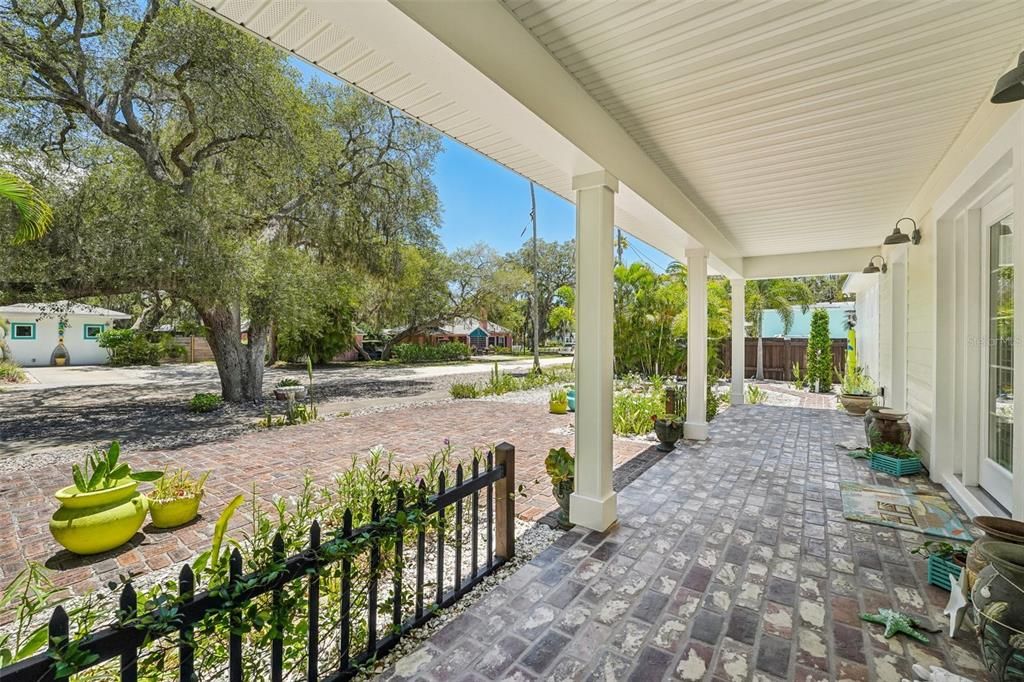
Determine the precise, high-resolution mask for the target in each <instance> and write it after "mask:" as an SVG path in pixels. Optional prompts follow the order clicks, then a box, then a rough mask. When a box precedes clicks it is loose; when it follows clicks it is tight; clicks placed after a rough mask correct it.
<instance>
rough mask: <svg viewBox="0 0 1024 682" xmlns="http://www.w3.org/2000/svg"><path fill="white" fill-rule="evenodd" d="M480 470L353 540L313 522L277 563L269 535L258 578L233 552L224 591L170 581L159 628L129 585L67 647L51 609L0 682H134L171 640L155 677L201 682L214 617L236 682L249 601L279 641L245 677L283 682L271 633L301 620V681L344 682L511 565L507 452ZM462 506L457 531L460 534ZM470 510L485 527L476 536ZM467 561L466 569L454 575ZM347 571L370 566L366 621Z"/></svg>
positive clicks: (62, 620) (189, 579)
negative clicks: (34, 642)
mask: <svg viewBox="0 0 1024 682" xmlns="http://www.w3.org/2000/svg"><path fill="white" fill-rule="evenodd" d="M483 465H484V470H483V471H480V466H481V461H480V460H479V459H477V458H474V459H473V462H472V465H471V471H470V477H469V478H468V479H465V478H464V469H463V467H462V465H460V466H459V467H458V468H457V469H456V472H455V485H454V487H452V488H447V487H446V481H445V475H444V473H442V474H440V476H439V482H438V491H437V493H435V494H430V495H427V494H426V491H424V490H423V488H422V484H421V488H420V489H421V491H422V493H423V494H421V495H420V496H419V499H417V500H414V501H412V502H411V504H408V505H407V504H406V501H405V500H404V497H403V493H402V491H401V490H399V491H398V493H397V495H396V501H395V505H394V509H392V510H389V511H388V512H387V513H385V512H384V511H383V510H382V509H381V505H380V504H379V503H378V502H377V501H374V503H373V507H372V512H371V520H370V522H369V523H368V524H366V525H363V526H360V527H357V528H353V527H352V512H351V510H347V511H346V512H345V515H344V522H343V527H342V528H341V529H338V530H336V531H334V532H333V533H332V537H331V538H330V539H327V540H326V541H323V542H322V541H321V528H320V526H319V524H318V523H317V522H314V523H313V524H312V526H311V527H310V529H309V543H308V547H307V549H306V550H305V551H303V552H301V553H300V554H296V555H294V556H290V557H285V556H284V541H283V539H282V538H281V536H280V534H278V535H276V536H275V538H274V541H273V558H274V560H273V561H272V562H271V565H270V566H268V567H267V568H265V569H262V570H259V571H256V572H253V573H249V574H244V575H243V573H242V556H241V554H240V553H239V551H238V550H237V549H235V550H233V551H232V553H231V555H230V559H229V571H228V581H227V583H226V584H225V585H221V586H217V587H213V588H210V589H208V590H203V591H199V592H196V591H195V576H194V574H193V571H192V569H191V567H190V566H189V565H187V564H186V565H185V566H184V567H183V568H182V569H181V572H180V575H179V578H178V593H179V594H178V599H177V600H176V602H175V604H174V609H173V615H172V616H171V617H170V618H168V615H167V613H166V606H164V607H163V608H164V610H165V612H164V613H158V609H160V608H161V607H159V606H158V607H157V609H154V610H150V611H148V612H145V613H141V612H139V610H138V598H137V595H136V592H135V590H134V588H133V587H132V585H131V584H130V583H129V584H128V585H126V586H125V587H124V588H123V591H122V592H121V595H120V604H119V609H118V612H117V619H116V620H117V624H114V625H109V626H106V627H104V628H102V629H100V630H98V631H96V632H94V633H92V634H89V635H87V636H85V637H84V638H80V639H76V640H72V639H71V638H70V632H69V629H70V626H69V619H68V615H67V612H66V611H65V610H64V608H62V607H61V606H58V607H57V608H56V609H54V612H53V615H52V616H51V618H50V622H49V645H48V649H47V650H46V651H44V652H42V653H39V654H36V655H35V656H32V657H30V658H27V659H24V660H22V661H18V662H16V663H14V664H12V665H9V666H8V667H6V668H3V669H0V680H2V682H37V681H50V680H57V679H62V678H65V677H68V676H71V675H73V674H77V673H81V672H84V671H87V670H89V669H91V668H95V667H96V666H101V665H105V664H106V665H108V666H109V668H110V669H111V670H113V671H114V672H113V673H112V675H113V676H112V677H110V678H109V679H115V678H116V677H119V678H120V679H121V680H123V681H125V682H135V681H136V680H138V679H139V676H140V672H139V668H140V665H139V661H140V650H141V649H142V648H143V647H146V646H149V645H151V644H153V643H154V642H157V641H161V640H166V639H170V638H174V639H176V641H177V647H176V648H177V656H176V660H175V659H165V660H172V663H171V665H173V666H174V667H176V668H177V671H176V674H174V672H173V668H172V670H171V671H167V670H161V671H160V672H162V673H168V672H171V673H172V676H171V677H172V678H173V679H178V680H181V681H182V682H192V681H193V680H197V679H203V678H205V677H208V676H209V675H204V671H202V670H197V664H196V659H195V653H196V651H197V647H199V646H201V644H199V643H197V640H196V635H195V630H196V628H197V626H200V625H201V624H202V622H203V621H204V619H207V618H216V617H219V618H226V619H227V621H228V623H229V625H230V627H229V628H228V631H229V632H230V634H229V636H228V640H229V641H228V662H227V670H226V676H227V679H228V680H230V682H241V680H242V679H243V663H244V662H243V641H242V633H243V632H244V630H245V628H244V627H243V625H244V624H243V622H242V619H243V618H244V616H243V612H244V611H245V609H246V606H247V605H249V604H251V603H252V602H253V600H256V599H257V598H260V597H263V596H264V595H270V603H271V606H270V616H269V618H270V620H271V622H270V625H271V627H273V628H275V629H276V632H277V633H278V635H277V636H275V637H272V638H271V640H270V642H271V644H270V651H269V652H265V651H264V652H255V655H254V658H255V659H256V660H257V663H256V665H260V666H262V667H263V668H266V669H264V670H261V672H260V673H259V678H260V679H270V680H272V681H275V682H276V681H279V680H283V679H284V676H285V661H284V652H285V648H284V641H283V637H282V636H280V633H281V632H282V631H283V630H284V629H285V628H284V627H283V625H284V621H285V620H286V619H288V620H294V619H297V618H305V619H306V620H307V622H308V631H307V635H306V647H305V648H306V654H305V656H306V661H305V664H306V665H305V670H304V672H303V673H302V677H303V678H305V679H307V680H310V681H314V680H316V681H319V680H345V679H349V678H351V677H353V676H354V675H355V674H356V673H357V672H358V671H359V670H360V668H361V666H363V665H365V664H367V663H368V662H371V661H373V660H375V659H377V658H379V657H380V656H383V655H384V654H386V653H387V652H388V651H390V650H391V649H393V648H394V647H395V645H397V644H398V642H399V641H400V640H401V638H402V637H403V636H404V635H405V634H406V633H408V632H409V631H410V630H412V629H413V628H416V627H419V626H421V625H423V624H424V623H426V622H427V621H428V620H430V619H431V618H432V617H433V616H434V615H436V612H437V609H439V608H444V607H447V606H450V605H451V604H453V603H454V602H456V601H457V600H458V599H459V598H461V597H462V596H464V595H465V594H466V593H467V592H469V591H470V590H471V589H472V588H473V587H474V586H475V585H477V584H478V583H479V582H480V581H481V580H483V578H485V577H486V576H488V575H489V574H491V573H493V572H494V571H495V570H496V569H498V568H499V567H500V566H502V565H503V564H505V563H506V562H507V561H508V560H510V559H511V558H512V557H513V556H514V555H515V495H514V493H515V448H514V447H513V446H511V445H509V444H508V443H503V444H501V445H499V446H497V447H496V448H495V450H494V451H493V453H492V452H488V453H487V456H486V459H485V460H484V462H483ZM481 496H483V498H484V499H483V500H481ZM467 505H468V508H469V509H468V511H469V528H468V529H466V528H465V524H466V518H465V512H466V511H467V510H466V506H467ZM481 510H483V515H484V517H485V518H484V519H483V520H482V521H483V524H484V528H483V530H482V531H481V528H480V525H481V518H480V516H481ZM452 511H454V513H452ZM449 519H451V522H453V523H454V534H453V537H454V542H453V544H454V548H453V549H454V557H453V558H454V561H453V562H452V563H453V566H452V569H453V573H454V575H453V579H452V580H451V581H450V582H449V581H448V576H449V574H448V570H447V567H446V562H445V551H446V549H447V545H448V544H449V542H450V540H449V534H448V533H447V532H446V530H447V524H448V523H449ZM428 522H429V523H428ZM428 525H430V526H431V528H432V530H436V533H434V534H435V535H436V539H435V541H436V549H435V555H434V556H433V557H432V561H434V562H435V563H436V576H435V583H436V586H435V589H434V594H433V595H428V594H425V593H424V589H425V583H426V576H425V570H426V557H427V554H428V549H427V527H428ZM464 530H468V531H469V542H470V548H469V550H468V552H467V551H466V548H465V547H464V536H465V533H464V532H463V531H464ZM410 534H415V538H416V539H415V541H416V547H415V550H413V553H414V555H415V592H414V596H413V599H412V603H406V602H405V593H406V590H404V589H403V570H404V569H405V567H406V563H407V560H406V558H405V557H407V556H408V554H407V548H406V546H405V539H406V537H407V535H410ZM481 536H483V541H484V544H485V547H484V548H483V556H481V552H480V550H481V548H480V546H479V544H480V537H481ZM385 545H386V546H387V548H388V549H389V550H391V551H393V552H394V562H393V564H392V573H393V575H392V584H391V586H390V595H387V597H386V601H385V603H383V604H382V603H379V588H380V583H381V578H382V577H383V578H385V579H386V576H384V575H381V571H380V570H379V569H380V566H381V559H382V557H381V551H382V547H383V546H385ZM364 554H365V556H364ZM466 554H468V561H469V566H464V565H463V563H464V558H466V557H465V556H464V555H466ZM357 561H359V562H366V563H368V566H369V570H368V572H367V573H366V575H365V576H364V577H365V580H366V600H365V609H359V610H358V613H357V612H354V611H353V563H354V562H357ZM337 564H340V567H341V570H340V574H341V606H340V613H341V618H340V622H339V627H338V632H337V636H336V638H331V639H332V640H333V642H332V646H336V647H337V649H336V651H335V652H332V653H333V654H334V655H333V656H331V657H330V658H331V669H330V670H323V671H321V659H322V656H321V654H322V653H323V652H322V635H321V633H320V624H321V606H320V588H321V585H320V581H321V578H322V575H323V573H324V571H325V569H326V568H327V567H328V566H335V565H337ZM464 569H465V573H464ZM303 580H304V581H305V582H306V589H305V600H304V601H305V604H304V608H303V609H301V610H300V611H299V612H296V611H295V610H294V609H292V610H289V609H288V608H287V607H286V606H285V605H284V599H283V595H284V591H285V588H286V586H288V585H289V584H291V583H294V582H295V581H303ZM449 585H450V588H449ZM382 615H383V617H384V618H389V619H390V626H389V627H388V628H386V630H385V632H386V634H384V635H383V636H380V634H379V630H380V628H379V627H378V618H380V617H381V616H382ZM356 625H358V626H359V628H360V632H361V637H360V638H359V641H358V643H357V642H355V638H354V637H353V632H354V627H355V626H356ZM357 644H358V648H356V645H357ZM172 648H173V645H172ZM249 655H250V652H247V656H249ZM115 660H116V661H118V664H117V666H116V668H115V667H114V666H112V665H110V664H111V662H112V661H115ZM248 665H249V667H250V669H252V668H253V665H254V664H253V661H252V660H249V661H248ZM213 677H220V675H213ZM161 679H163V676H161Z"/></svg>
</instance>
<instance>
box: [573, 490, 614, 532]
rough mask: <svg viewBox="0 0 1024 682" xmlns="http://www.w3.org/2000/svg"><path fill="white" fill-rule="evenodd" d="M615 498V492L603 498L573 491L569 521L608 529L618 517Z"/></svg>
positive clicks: (594, 528)
mask: <svg viewBox="0 0 1024 682" xmlns="http://www.w3.org/2000/svg"><path fill="white" fill-rule="evenodd" d="M615 500H616V495H615V493H614V492H611V493H609V494H608V495H607V497H605V498H604V499H603V500H597V499H594V498H592V497H586V496H584V495H581V494H580V493H573V494H572V495H570V496H569V521H570V522H572V523H575V524H576V525H577V526H583V527H584V528H589V529H591V530H596V531H606V530H608V529H609V528H611V527H612V524H614V523H615V520H616V519H617V518H618V516H617V515H616V509H615V507H616V502H615Z"/></svg>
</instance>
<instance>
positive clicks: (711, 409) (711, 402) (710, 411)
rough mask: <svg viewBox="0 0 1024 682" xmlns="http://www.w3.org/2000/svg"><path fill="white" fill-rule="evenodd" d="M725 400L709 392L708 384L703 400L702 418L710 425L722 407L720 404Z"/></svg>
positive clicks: (709, 386) (709, 385)
mask: <svg viewBox="0 0 1024 682" xmlns="http://www.w3.org/2000/svg"><path fill="white" fill-rule="evenodd" d="M724 401H725V398H724V397H722V396H720V395H718V394H717V393H715V392H714V391H712V390H711V384H710V382H709V384H708V390H707V395H706V396H705V398H704V418H705V419H706V420H707V422H708V423H709V424H710V423H711V420H713V419H714V418H715V417H717V416H718V410H720V409H721V407H722V402H724Z"/></svg>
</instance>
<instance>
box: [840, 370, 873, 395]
mask: <svg viewBox="0 0 1024 682" xmlns="http://www.w3.org/2000/svg"><path fill="white" fill-rule="evenodd" d="M842 391H843V393H844V394H846V395H860V396H873V395H874V394H875V382H874V381H872V379H871V377H869V376H868V375H867V374H865V373H864V370H863V369H861V368H860V367H852V366H850V365H847V366H846V371H845V372H843V384H842Z"/></svg>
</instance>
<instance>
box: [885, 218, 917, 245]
mask: <svg viewBox="0 0 1024 682" xmlns="http://www.w3.org/2000/svg"><path fill="white" fill-rule="evenodd" d="M904 220H909V221H910V222H911V223H913V224H914V231H913V232H912V233H910V234H909V235H908V234H905V233H903V232H900V223H902V222H903V221H904ZM882 243H883V244H885V245H886V246H895V245H897V244H909V243H913V244H914V245H915V246H916V245H917V244H920V243H921V230H919V229H918V228H917V221H916V220H914V219H913V218H900V219H899V220H897V221H896V226H895V227H894V228H892V234H890V235H889V236H888V237H886V238H885V241H884V242H882Z"/></svg>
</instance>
